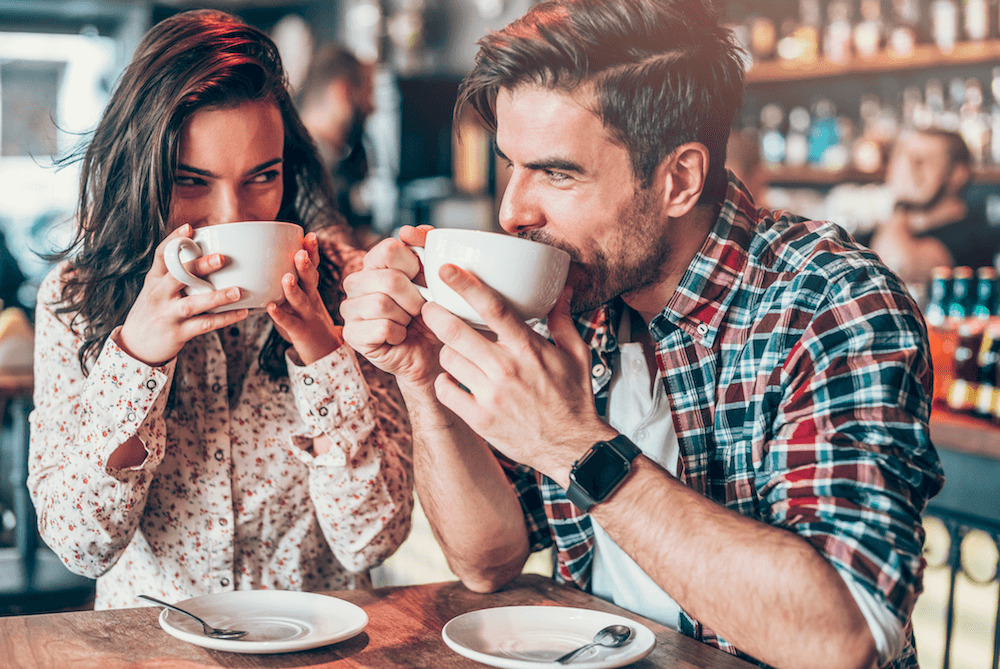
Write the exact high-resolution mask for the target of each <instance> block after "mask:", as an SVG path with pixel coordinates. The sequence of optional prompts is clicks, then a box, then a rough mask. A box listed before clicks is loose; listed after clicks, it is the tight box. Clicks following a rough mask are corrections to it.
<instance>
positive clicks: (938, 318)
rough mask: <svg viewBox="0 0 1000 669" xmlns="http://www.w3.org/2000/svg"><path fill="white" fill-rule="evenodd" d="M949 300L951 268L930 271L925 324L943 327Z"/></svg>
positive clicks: (936, 268) (941, 267)
mask: <svg viewBox="0 0 1000 669" xmlns="http://www.w3.org/2000/svg"><path fill="white" fill-rule="evenodd" d="M950 300H951V268H950V267H947V266H945V265H942V266H940V267H935V268H934V269H932V270H931V288H930V298H929V300H928V302H927V309H926V313H925V316H926V318H927V323H928V324H930V325H933V326H936V327H944V324H945V319H946V318H947V315H948V313H947V308H948V302H949V301H950Z"/></svg>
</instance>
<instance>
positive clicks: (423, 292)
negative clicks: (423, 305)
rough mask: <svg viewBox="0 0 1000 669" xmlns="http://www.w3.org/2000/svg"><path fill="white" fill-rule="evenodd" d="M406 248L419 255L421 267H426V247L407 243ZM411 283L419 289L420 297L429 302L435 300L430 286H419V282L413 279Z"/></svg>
mask: <svg viewBox="0 0 1000 669" xmlns="http://www.w3.org/2000/svg"><path fill="white" fill-rule="evenodd" d="M406 248H408V249H410V250H411V251H413V254H414V255H415V256H417V258H418V259H419V260H420V265H421V267H425V268H426V265H424V249H423V247H422V246H410V245H409V244H407V245H406ZM410 283H411V284H413V287H414V288H416V289H417V292H418V293H420V297H422V298H424V299H425V300H426V301H428V302H433V301H434V297H433V296H432V295H431V291H430V289H429V288H424V287H423V286H418V285H417V284H415V283H413V282H412V281H411V282H410Z"/></svg>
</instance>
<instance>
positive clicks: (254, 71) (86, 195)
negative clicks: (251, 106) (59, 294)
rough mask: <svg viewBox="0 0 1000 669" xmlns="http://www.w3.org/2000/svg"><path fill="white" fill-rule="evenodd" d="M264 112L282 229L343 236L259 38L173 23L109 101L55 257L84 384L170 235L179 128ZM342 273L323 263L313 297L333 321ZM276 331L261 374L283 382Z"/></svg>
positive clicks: (192, 20)
mask: <svg viewBox="0 0 1000 669" xmlns="http://www.w3.org/2000/svg"><path fill="white" fill-rule="evenodd" d="M261 101H263V102H272V103H274V104H275V105H276V106H277V107H278V109H279V110H280V111H281V118H282V121H283V123H284V135H285V137H284V193H283V196H282V200H281V207H280V211H279V213H278V217H277V218H278V220H283V221H290V222H293V223H298V224H300V225H302V227H303V228H304V229H305V230H306V231H307V232H308V231H310V230H317V229H318V228H320V227H326V226H330V225H336V226H344V223H343V218H342V217H341V216H340V215H339V214H338V213H337V210H336V204H335V203H336V197H335V195H334V191H333V187H332V185H331V182H330V177H329V173H328V172H327V171H326V170H325V168H323V166H322V164H321V162H320V160H319V157H318V155H317V153H316V147H315V145H314V144H313V142H312V140H311V139H310V137H309V134H308V132H307V131H306V129H305V127H304V126H303V125H302V122H301V121H300V119H299V115H298V113H297V112H296V110H295V107H294V106H293V103H292V101H291V98H290V96H289V93H288V89H287V86H286V79H285V73H284V70H283V68H282V65H281V58H280V56H279V54H278V49H277V47H276V46H275V45H274V43H273V42H272V41H271V39H270V38H269V37H268V36H267V35H266V34H264V33H263V32H261V31H260V30H258V29H256V28H254V27H252V26H249V25H247V24H245V23H243V22H242V21H240V20H239V19H237V18H236V17H233V16H231V15H229V14H226V13H224V12H220V11H214V10H193V11H186V12H182V13H179V14H176V15H174V16H172V17H170V18H168V19H165V20H163V21H161V22H160V23H158V24H156V25H155V26H153V27H152V28H151V29H150V30H149V31H148V32H147V33H146V34H145V36H144V37H143V39H142V41H141V42H140V44H139V46H138V48H137V49H136V52H135V55H134V56H133V58H132V62H131V63H130V64H129V66H128V68H127V69H126V70H125V72H124V73H123V74H122V77H121V79H120V81H119V83H118V85H117V87H116V88H115V91H114V93H113V94H112V96H111V100H110V101H109V103H108V106H107V108H106V109H105V111H104V114H103V116H102V118H101V120H100V123H99V124H98V126H97V128H96V129H95V130H94V132H93V135H92V136H91V138H90V141H89V143H87V144H85V145H83V146H81V147H80V148H78V149H77V150H76V151H74V152H73V153H72V154H70V155H69V156H66V157H65V158H63V159H62V160H61V161H60V162H61V163H68V162H75V161H80V160H82V169H81V176H80V199H79V203H78V206H77V212H76V215H77V223H78V228H77V232H76V235H75V237H74V239H73V241H72V242H71V244H70V245H69V246H68V248H66V249H65V250H62V251H60V252H59V253H57V254H54V255H53V256H51V258H52V259H53V260H64V259H65V260H68V261H69V269H70V271H68V272H66V273H65V275H64V276H65V281H66V283H65V288H64V292H63V299H62V302H61V303H60V305H59V310H58V311H59V313H61V314H71V315H72V326H73V327H74V329H75V330H76V331H77V332H78V333H79V334H80V335H81V338H82V345H81V346H80V349H79V353H78V355H79V359H80V365H81V367H82V368H83V370H84V372H85V373H86V372H87V370H88V367H89V364H90V363H91V362H92V361H93V359H94V358H96V356H97V355H98V353H100V351H101V348H102V347H103V345H104V343H105V341H106V340H107V338H108V336H109V335H110V334H111V331H112V330H114V328H116V327H118V326H119V325H121V324H122V323H124V322H125V317H126V315H127V314H128V312H129V309H131V307H132V304H133V303H134V302H135V300H136V298H137V297H138V295H139V291H140V290H141V289H142V285H143V280H144V278H145V276H146V273H147V272H148V271H149V269H150V267H151V266H152V263H153V259H154V254H155V251H156V247H157V246H158V245H159V243H160V242H161V241H162V240H163V239H164V237H165V236H166V235H167V234H168V233H169V232H170V230H169V226H168V221H169V218H170V200H171V193H172V191H173V186H174V175H175V170H176V166H177V153H178V146H179V142H180V136H181V128H182V126H183V125H184V123H185V121H186V120H187V119H188V118H190V117H191V115H192V114H194V113H195V112H197V111H199V110H201V109H205V108H231V107H234V106H237V105H240V104H242V103H245V102H261ZM339 286H340V277H339V270H338V268H337V267H336V266H335V265H334V264H333V263H332V262H331V261H330V260H329V259H327V258H326V257H325V256H324V255H323V254H321V263H320V293H321V295H322V296H323V298H324V300H325V301H326V303H327V305H328V306H330V308H331V315H333V316H334V317H335V318H337V317H338V314H337V313H336V312H337V310H336V308H335V307H336V305H337V304H339V302H340V298H341V296H340V294H339V292H338V291H339ZM288 346H289V345H288V343H287V342H285V341H284V340H283V339H282V338H281V336H280V335H279V334H278V333H277V331H276V330H272V332H271V334H270V336H269V337H268V340H267V343H266V344H265V346H264V348H263V349H262V350H261V353H260V364H261V368H262V369H264V370H266V371H267V372H268V373H269V374H270V375H271V376H272V377H275V378H280V377H281V376H285V375H287V373H288V371H287V368H286V365H285V362H284V353H285V351H286V350H287V348H288Z"/></svg>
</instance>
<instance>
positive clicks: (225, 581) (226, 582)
mask: <svg viewBox="0 0 1000 669" xmlns="http://www.w3.org/2000/svg"><path fill="white" fill-rule="evenodd" d="M219 583H221V584H222V587H223V588H225V587H228V586H229V579H228V578H224V579H222V580H221V581H219Z"/></svg>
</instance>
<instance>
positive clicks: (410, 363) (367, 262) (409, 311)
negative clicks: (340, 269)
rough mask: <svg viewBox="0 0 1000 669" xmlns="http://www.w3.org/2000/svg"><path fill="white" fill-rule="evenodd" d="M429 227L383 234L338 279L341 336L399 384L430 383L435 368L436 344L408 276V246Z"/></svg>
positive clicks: (411, 261)
mask: <svg viewBox="0 0 1000 669" xmlns="http://www.w3.org/2000/svg"><path fill="white" fill-rule="evenodd" d="M431 229H432V228H431V227H430V226H421V227H419V228H412V227H410V226H404V227H403V228H402V229H401V230H400V233H399V236H400V239H401V240H402V241H399V240H396V239H385V240H383V241H382V242H380V243H379V244H377V245H376V246H374V247H373V248H372V249H371V250H370V251H369V252H368V253H367V254H366V255H365V258H364V263H363V266H362V269H361V270H359V271H357V272H354V273H353V274H350V275H348V276H347V277H346V278H345V279H344V291H345V292H346V293H347V298H346V299H345V300H344V301H343V302H342V303H341V305H340V314H341V316H343V318H344V339H345V340H346V341H347V343H348V344H350V345H351V347H352V348H353V349H354V350H355V351H357V352H358V353H360V354H361V355H363V356H365V357H366V358H368V360H370V361H371V363H372V364H373V365H375V366H376V367H378V368H379V369H381V370H382V371H384V372H388V373H389V374H392V375H393V376H395V377H396V381H397V382H398V383H399V384H400V387H401V388H403V387H405V386H411V387H426V388H430V386H431V384H432V383H433V381H434V377H435V376H437V375H438V374H439V373H440V372H441V367H440V365H439V363H438V350H439V349H440V348H441V343H440V342H439V341H438V340H437V338H436V337H435V336H434V335H433V334H432V333H431V332H430V331H429V330H428V329H427V327H426V326H425V325H424V323H423V319H422V318H421V317H420V308H421V307H422V306H423V304H424V298H423V297H421V296H420V293H419V292H417V288H416V286H414V285H413V281H414V280H416V279H417V278H418V277H419V275H420V273H421V266H420V260H419V259H418V258H417V256H416V254H414V253H413V251H411V250H410V249H409V248H407V245H409V246H423V244H424V237H425V236H426V234H427V232H429V231H430V230H431Z"/></svg>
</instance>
